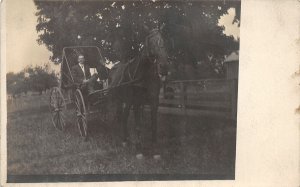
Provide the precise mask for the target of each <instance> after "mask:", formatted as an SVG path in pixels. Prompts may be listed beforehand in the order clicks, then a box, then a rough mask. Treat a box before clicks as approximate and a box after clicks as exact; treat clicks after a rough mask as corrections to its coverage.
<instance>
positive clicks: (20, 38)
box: [6, 0, 239, 73]
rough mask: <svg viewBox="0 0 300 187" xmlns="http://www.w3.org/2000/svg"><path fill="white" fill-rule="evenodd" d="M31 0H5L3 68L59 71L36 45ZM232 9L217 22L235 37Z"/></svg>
mask: <svg viewBox="0 0 300 187" xmlns="http://www.w3.org/2000/svg"><path fill="white" fill-rule="evenodd" d="M35 12H36V8H35V5H34V3H33V0H7V1H6V51H7V54H6V61H7V64H6V72H15V73H16V72H19V71H21V70H22V69H24V68H25V67H26V66H29V65H32V66H36V65H43V64H45V63H49V64H50V67H51V69H53V70H55V71H59V69H60V67H59V65H54V64H53V63H51V62H50V60H49V57H50V55H51V53H50V52H49V51H48V50H47V49H46V47H45V46H44V45H38V43H37V41H36V40H37V39H38V34H37V32H36V30H35V26H36V23H37V17H36V16H35ZM234 15H235V9H233V8H232V9H229V11H228V14H226V15H224V16H222V17H221V18H220V20H219V25H224V26H225V30H224V34H226V35H233V36H234V38H235V39H237V38H239V28H238V27H237V24H234V25H233V24H232V21H233V18H234Z"/></svg>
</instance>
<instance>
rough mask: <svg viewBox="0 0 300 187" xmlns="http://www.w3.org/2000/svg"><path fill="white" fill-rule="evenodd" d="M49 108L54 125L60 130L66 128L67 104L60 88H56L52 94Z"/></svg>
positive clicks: (52, 90)
mask: <svg viewBox="0 0 300 187" xmlns="http://www.w3.org/2000/svg"><path fill="white" fill-rule="evenodd" d="M49 108H50V112H51V116H52V123H53V125H54V127H55V128H56V129H58V130H64V128H65V125H66V123H65V112H66V102H65V99H64V96H63V94H62V92H61V90H60V88H58V87H54V88H52V89H51V92H50V101H49Z"/></svg>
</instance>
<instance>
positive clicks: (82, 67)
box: [79, 63, 86, 79]
mask: <svg viewBox="0 0 300 187" xmlns="http://www.w3.org/2000/svg"><path fill="white" fill-rule="evenodd" d="M79 66H80V68H81V70H82V72H83V75H84V79H86V77H85V71H84V65H83V64H80V63H79Z"/></svg>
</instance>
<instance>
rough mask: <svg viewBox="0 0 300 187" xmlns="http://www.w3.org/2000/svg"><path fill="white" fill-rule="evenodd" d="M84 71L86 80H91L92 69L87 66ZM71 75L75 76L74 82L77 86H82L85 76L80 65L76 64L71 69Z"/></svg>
mask: <svg viewBox="0 0 300 187" xmlns="http://www.w3.org/2000/svg"><path fill="white" fill-rule="evenodd" d="M84 71H85V76H86V77H85V78H86V79H90V78H91V73H90V67H89V66H88V65H86V64H85V65H84ZM71 73H72V76H73V80H74V82H75V83H76V84H81V83H82V82H83V80H84V74H83V71H82V69H81V67H80V66H79V64H76V65H75V66H73V67H72V68H71Z"/></svg>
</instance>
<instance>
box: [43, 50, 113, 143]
mask: <svg viewBox="0 0 300 187" xmlns="http://www.w3.org/2000/svg"><path fill="white" fill-rule="evenodd" d="M79 54H83V55H84V56H85V59H86V63H88V65H89V67H90V68H91V69H94V70H95V68H96V66H99V65H100V66H103V67H104V68H105V61H104V59H103V57H102V55H101V52H100V49H99V48H98V47H96V46H75V47H65V48H63V52H62V62H61V69H60V79H59V85H58V87H54V88H52V89H51V92H50V101H49V107H50V112H51V116H52V123H53V125H54V127H55V128H56V129H59V130H64V129H65V126H66V121H68V120H69V118H71V119H74V118H73V117H71V116H67V113H68V114H69V112H68V110H69V109H72V108H73V109H74V108H75V110H73V111H74V112H73V113H72V115H73V116H75V118H76V123H77V126H78V129H79V132H80V135H81V136H82V137H84V138H87V135H88V116H89V115H90V114H92V113H99V112H100V113H101V116H102V118H101V120H105V119H106V117H105V116H106V114H107V105H106V104H107V103H108V91H109V88H108V80H107V79H106V80H99V79H98V80H97V85H96V86H95V87H96V88H95V90H94V91H93V92H92V93H88V94H85V93H84V92H83V90H82V89H81V88H80V87H79V86H78V85H77V84H75V82H74V77H73V75H72V73H71V68H72V67H73V66H74V65H76V64H77V63H78V62H77V57H78V55H79ZM105 70H106V71H107V68H105Z"/></svg>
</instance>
